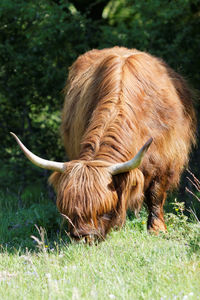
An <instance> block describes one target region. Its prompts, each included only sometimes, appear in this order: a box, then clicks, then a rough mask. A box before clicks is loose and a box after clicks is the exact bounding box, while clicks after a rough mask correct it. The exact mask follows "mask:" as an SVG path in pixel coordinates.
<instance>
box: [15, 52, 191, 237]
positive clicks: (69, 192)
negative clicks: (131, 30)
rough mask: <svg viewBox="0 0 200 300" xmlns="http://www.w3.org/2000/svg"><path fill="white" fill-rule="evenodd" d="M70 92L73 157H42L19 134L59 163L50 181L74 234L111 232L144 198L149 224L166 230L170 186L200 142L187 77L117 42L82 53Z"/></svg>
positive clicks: (46, 164) (67, 133) (66, 135)
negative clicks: (59, 158) (166, 210)
mask: <svg viewBox="0 0 200 300" xmlns="http://www.w3.org/2000/svg"><path fill="white" fill-rule="evenodd" d="M64 93H65V103H64V109H63V113H62V126H61V131H62V137H63V141H64V146H65V149H66V153H67V155H68V157H69V159H70V161H69V162H66V163H60V162H52V161H47V160H44V159H42V158H39V157H37V156H35V155H34V154H33V153H31V152H30V151H29V150H28V149H27V148H25V146H24V145H23V144H22V143H21V142H20V141H19V139H18V138H17V137H16V136H15V138H16V139H17V141H18V143H19V144H20V146H21V148H22V150H23V151H24V153H25V155H26V156H27V157H28V158H29V159H30V160H31V161H32V162H33V163H35V164H36V165H38V166H40V167H42V168H46V169H50V170H54V171H55V172H54V173H53V174H52V175H51V177H50V183H51V184H52V185H53V186H54V188H55V190H56V192H57V207H58V209H59V211H60V212H61V213H62V214H63V215H65V216H66V218H67V219H68V220H69V224H68V226H69V232H70V235H71V236H72V237H73V238H77V239H81V238H83V237H85V238H86V239H87V238H88V237H89V238H90V237H93V238H98V239H103V238H105V236H106V234H107V233H108V232H109V231H110V229H111V228H114V227H121V226H122V225H123V224H124V222H125V219H126V212H127V209H131V210H133V211H134V212H135V213H137V212H138V211H139V210H140V208H141V205H142V203H143V201H144V202H145V203H146V206H147V209H148V213H149V215H148V221H147V227H148V230H150V231H154V232H156V233H157V232H159V231H165V230H166V225H165V222H164V215H163V205H164V202H165V199H166V193H167V191H169V190H170V189H172V188H174V187H176V186H177V185H178V183H179V179H180V174H181V172H182V170H183V168H184V166H185V165H186V164H187V162H188V155H189V151H190V150H191V146H192V144H194V143H195V113H194V109H193V105H192V97H191V93H190V91H189V89H188V87H187V85H186V83H185V81H184V80H183V78H182V77H181V76H180V75H178V74H177V73H176V72H174V71H173V70H172V69H171V68H169V67H168V66H167V65H166V64H165V63H164V62H163V61H162V60H160V59H158V58H155V57H153V56H151V55H149V54H147V53H145V52H140V51H137V50H135V49H130V50H129V49H126V48H123V47H114V48H111V49H103V50H92V51H89V52H87V53H85V54H84V55H81V56H80V57H79V58H78V59H77V60H76V61H75V62H74V64H73V65H72V67H71V68H70V70H69V76H68V80H67V83H66V87H65V89H64ZM148 148H149V149H148ZM147 149H148V151H147Z"/></svg>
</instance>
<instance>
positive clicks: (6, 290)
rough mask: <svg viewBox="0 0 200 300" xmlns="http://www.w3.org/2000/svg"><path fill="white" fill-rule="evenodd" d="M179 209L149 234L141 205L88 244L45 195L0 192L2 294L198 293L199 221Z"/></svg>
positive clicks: (164, 295) (183, 296)
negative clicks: (69, 229) (163, 228)
mask: <svg viewBox="0 0 200 300" xmlns="http://www.w3.org/2000/svg"><path fill="white" fill-rule="evenodd" d="M21 201H22V203H23V204H22V203H21ZM33 203H34V204H33ZM174 212H175V213H174V214H172V213H170V214H167V215H166V222H167V227H168V233H167V234H160V235H159V236H154V235H149V234H148V233H147V231H146V212H145V210H142V212H141V214H140V217H139V218H138V219H136V218H134V217H133V216H132V215H129V217H128V218H127V223H126V226H124V228H122V229H121V230H120V231H112V232H111V233H110V234H109V235H108V238H107V239H106V241H105V242H102V243H99V244H98V245H93V246H88V245H85V244H83V243H79V244H77V243H73V242H70V240H69V238H68V237H67V235H66V234H65V230H64V229H63V230H62V232H61V231H60V223H61V220H60V216H59V214H58V212H57V210H56V208H55V206H54V204H53V203H51V202H49V200H48V198H47V197H46V196H43V195H40V196H39V197H38V196H37V195H33V194H27V195H26V199H21V200H20V201H19V199H18V198H17V196H15V195H12V194H11V193H9V192H7V193H6V194H5V193H4V194H3V193H2V195H1V196H0V217H1V227H0V251H1V254H0V299H2V300H4V299H104V300H105V299H163V300H164V299H184V300H185V299H200V225H199V223H198V222H197V221H192V222H191V221H188V220H187V218H186V217H185V216H184V215H183V213H182V208H181V205H179V204H176V205H175V210H174ZM35 224H37V228H36V226H35Z"/></svg>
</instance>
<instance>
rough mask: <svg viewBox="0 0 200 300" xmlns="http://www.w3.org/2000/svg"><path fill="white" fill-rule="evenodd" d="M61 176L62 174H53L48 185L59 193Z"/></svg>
mask: <svg viewBox="0 0 200 300" xmlns="http://www.w3.org/2000/svg"><path fill="white" fill-rule="evenodd" d="M61 175H62V173H60V172H53V173H52V174H51V176H49V179H48V183H49V184H50V185H52V186H53V188H54V190H55V191H57V189H58V185H59V181H60V176H61Z"/></svg>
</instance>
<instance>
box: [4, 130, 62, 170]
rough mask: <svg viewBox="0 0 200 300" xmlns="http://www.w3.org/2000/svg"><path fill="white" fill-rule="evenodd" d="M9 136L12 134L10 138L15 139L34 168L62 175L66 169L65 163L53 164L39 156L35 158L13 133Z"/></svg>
mask: <svg viewBox="0 0 200 300" xmlns="http://www.w3.org/2000/svg"><path fill="white" fill-rule="evenodd" d="M10 134H12V136H14V138H15V139H16V141H17V143H18V144H19V146H20V148H21V149H22V151H23V152H24V154H25V155H26V157H27V158H28V159H29V160H30V161H31V162H32V163H33V164H35V165H36V166H38V167H40V168H43V169H47V170H52V171H57V172H61V173H63V172H64V171H65V169H66V165H65V163H61V162H55V161H51V160H46V159H43V158H40V157H39V156H37V155H35V154H33V153H32V152H31V151H29V150H28V149H27V148H26V147H25V146H24V145H23V144H22V142H21V141H20V139H19V138H18V137H17V136H16V135H15V134H14V133H13V132H10Z"/></svg>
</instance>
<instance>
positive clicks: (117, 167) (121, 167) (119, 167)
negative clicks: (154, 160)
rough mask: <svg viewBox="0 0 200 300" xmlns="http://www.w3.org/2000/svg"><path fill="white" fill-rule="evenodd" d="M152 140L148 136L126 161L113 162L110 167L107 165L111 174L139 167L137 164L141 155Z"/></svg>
mask: <svg viewBox="0 0 200 300" xmlns="http://www.w3.org/2000/svg"><path fill="white" fill-rule="evenodd" d="M152 141H153V139H152V138H150V139H149V140H148V141H147V142H146V143H145V144H144V146H143V147H142V148H141V149H140V150H139V152H138V153H137V154H136V155H135V156H134V157H133V158H132V159H131V160H129V161H126V162H124V163H119V164H114V165H112V166H111V167H109V171H110V173H111V174H112V175H117V174H120V173H124V172H128V171H131V170H133V169H135V168H137V167H139V165H140V164H141V162H142V159H143V156H144V154H145V153H146V151H147V150H148V148H149V146H150V145H151V143H152Z"/></svg>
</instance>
